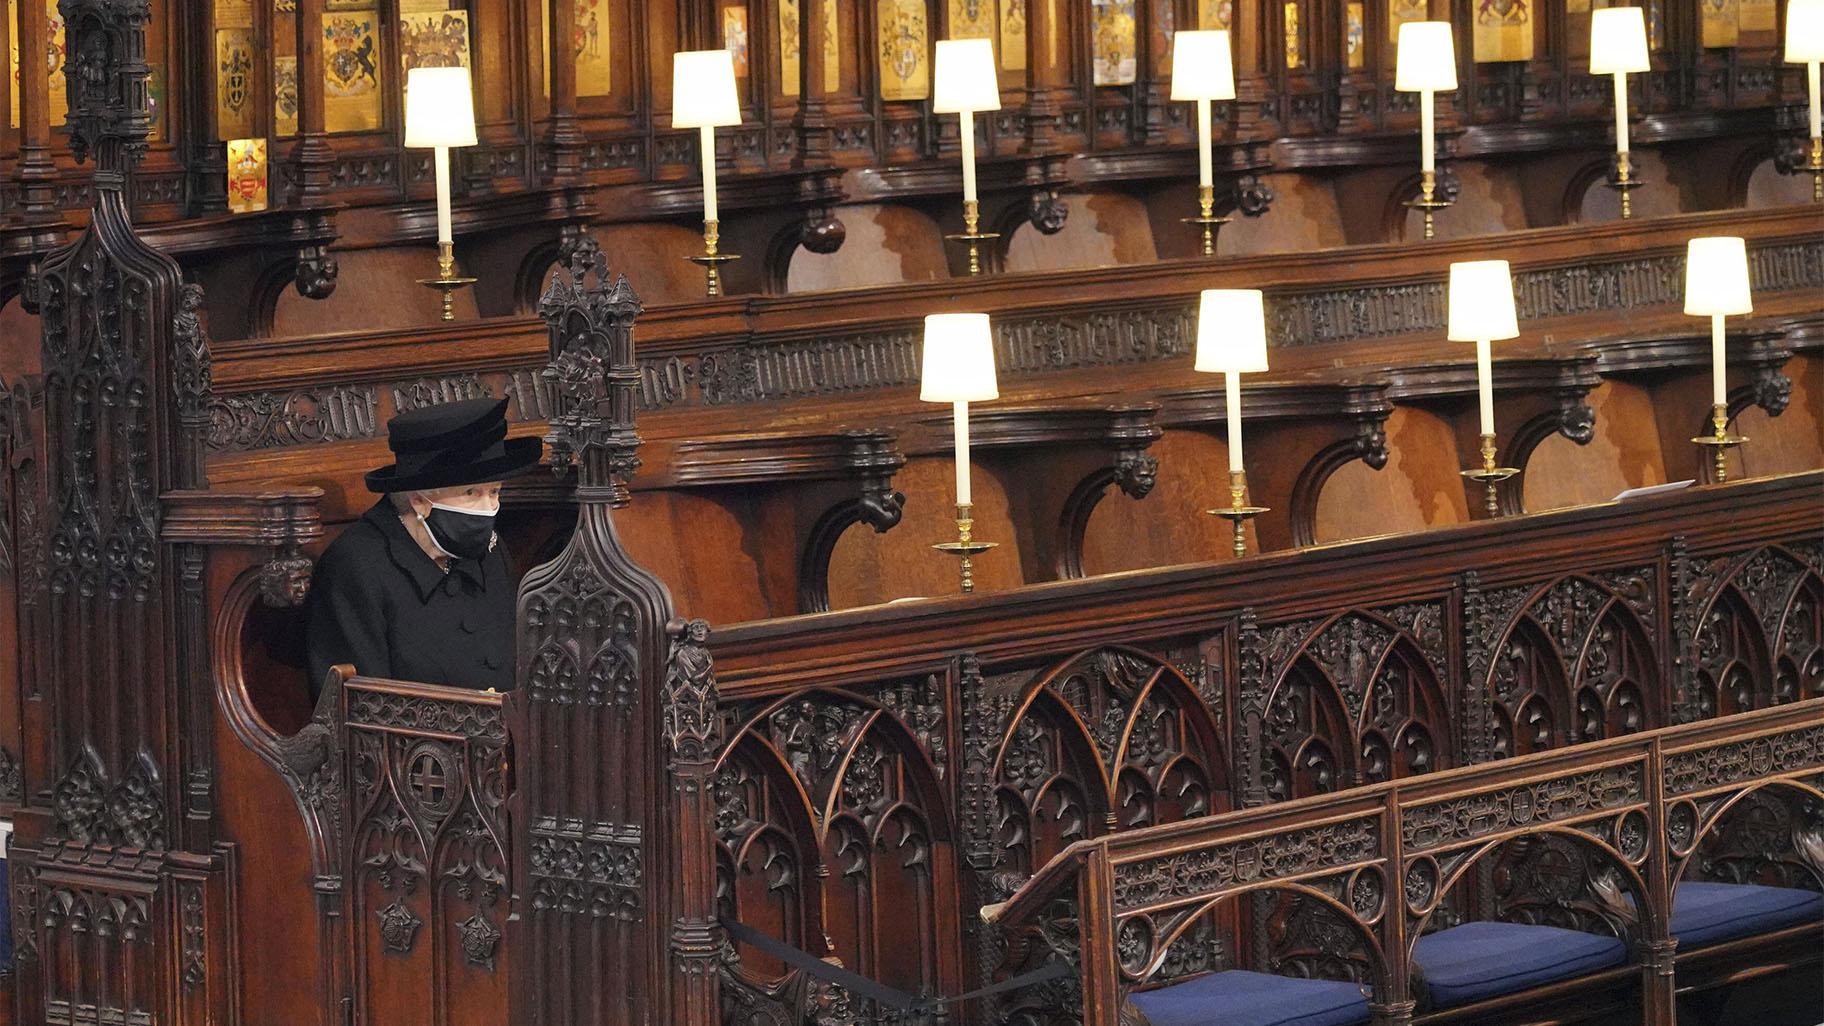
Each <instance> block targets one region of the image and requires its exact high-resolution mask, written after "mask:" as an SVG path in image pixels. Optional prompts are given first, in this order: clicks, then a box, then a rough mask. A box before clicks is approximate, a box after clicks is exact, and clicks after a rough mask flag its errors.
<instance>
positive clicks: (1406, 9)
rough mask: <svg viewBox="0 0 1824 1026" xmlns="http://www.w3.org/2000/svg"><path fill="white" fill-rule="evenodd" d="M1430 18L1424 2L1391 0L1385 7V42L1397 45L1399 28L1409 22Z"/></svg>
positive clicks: (1423, 0)
mask: <svg viewBox="0 0 1824 1026" xmlns="http://www.w3.org/2000/svg"><path fill="white" fill-rule="evenodd" d="M1429 17H1431V11H1430V9H1429V8H1428V7H1427V6H1426V0H1393V2H1392V3H1391V4H1390V5H1388V7H1387V41H1388V42H1389V43H1393V44H1394V45H1396V46H1397V45H1398V44H1399V41H1400V26H1401V25H1404V24H1406V23H1407V22H1409V21H1424V20H1425V19H1427V18H1429Z"/></svg>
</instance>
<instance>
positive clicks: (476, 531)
mask: <svg viewBox="0 0 1824 1026" xmlns="http://www.w3.org/2000/svg"><path fill="white" fill-rule="evenodd" d="M424 526H425V527H426V528H427V529H428V530H429V531H430V532H431V537H432V538H433V539H435V540H436V542H437V544H438V545H439V546H441V547H442V548H443V551H445V552H447V553H449V554H450V555H452V556H455V557H456V558H458V559H481V558H482V557H483V556H486V555H487V554H488V548H489V543H491V542H492V541H493V540H494V514H492V513H471V512H469V511H467V510H457V509H450V508H447V507H444V506H432V507H431V513H430V515H429V516H427V517H425V518H424Z"/></svg>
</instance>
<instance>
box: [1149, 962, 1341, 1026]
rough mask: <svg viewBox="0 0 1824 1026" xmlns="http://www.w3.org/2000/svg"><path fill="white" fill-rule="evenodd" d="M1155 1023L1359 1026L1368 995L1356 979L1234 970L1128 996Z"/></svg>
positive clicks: (1178, 1025) (1172, 1025) (1176, 1025)
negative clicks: (1275, 974) (1324, 978)
mask: <svg viewBox="0 0 1824 1026" xmlns="http://www.w3.org/2000/svg"><path fill="white" fill-rule="evenodd" d="M1129 1000H1131V1001H1133V1003H1134V1007H1136V1008H1138V1009H1140V1010H1141V1011H1142V1012H1145V1013H1146V1017H1147V1018H1148V1019H1150V1020H1151V1021H1152V1024H1153V1026H1355V1024H1356V1023H1363V1022H1367V1021H1368V998H1367V996H1366V993H1365V992H1364V990H1363V989H1362V988H1361V987H1359V986H1357V985H1355V984H1353V983H1338V982H1336V981H1335V980H1302V979H1297V978H1295V977H1291V976H1269V975H1268V974H1266V973H1251V972H1247V971H1245V970H1240V969H1232V970H1230V971H1228V972H1221V973H1211V974H1209V975H1208V976H1199V977H1197V978H1196V979H1194V980H1186V981H1185V982H1183V983H1174V984H1172V985H1171V986H1169V987H1160V988H1159V989H1157V990H1145V991H1140V992H1138V993H1136V994H1133V995H1131V996H1130V998H1129Z"/></svg>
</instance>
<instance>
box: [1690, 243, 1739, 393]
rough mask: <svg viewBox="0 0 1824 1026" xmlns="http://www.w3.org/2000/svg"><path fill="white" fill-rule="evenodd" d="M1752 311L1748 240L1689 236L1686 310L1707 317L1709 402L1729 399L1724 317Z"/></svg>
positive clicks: (1693, 314) (1695, 315)
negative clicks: (1708, 332)
mask: <svg viewBox="0 0 1824 1026" xmlns="http://www.w3.org/2000/svg"><path fill="white" fill-rule="evenodd" d="M1753 312H1754V295H1753V290H1752V289H1751V288H1750V286H1749V283H1748V244H1747V243H1746V242H1744V241H1743V240H1742V239H1740V238H1737V237H1735V236H1712V237H1708V238H1699V239H1692V240H1691V242H1690V244H1689V245H1688V246H1687V247H1686V249H1685V313H1686V314H1689V315H1690V316H1693V317H1708V318H1710V363H1711V368H1710V402H1711V405H1713V406H1726V405H1727V404H1728V401H1729V393H1728V388H1727V384H1728V382H1727V376H1726V373H1725V371H1726V361H1725V356H1726V354H1725V352H1724V338H1723V318H1724V317H1728V316H1731V315H1736V314H1747V313H1753Z"/></svg>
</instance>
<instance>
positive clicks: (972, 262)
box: [944, 200, 1001, 591]
mask: <svg viewBox="0 0 1824 1026" xmlns="http://www.w3.org/2000/svg"><path fill="white" fill-rule="evenodd" d="M980 221H981V208H980V207H979V206H978V205H977V204H976V201H975V200H964V201H963V230H962V231H960V232H957V233H956V234H954V235H946V236H944V238H945V239H948V240H949V241H951V242H965V243H968V244H969V273H970V275H972V276H973V275H977V274H981V273H982V249H981V244H982V243H984V242H988V241H990V240H993V239H998V238H1000V237H1001V233H1000V232H984V231H980V230H978V228H977V225H978V224H979V223H980ZM964 590H965V591H967V590H968V589H966V588H965V589H964Z"/></svg>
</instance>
